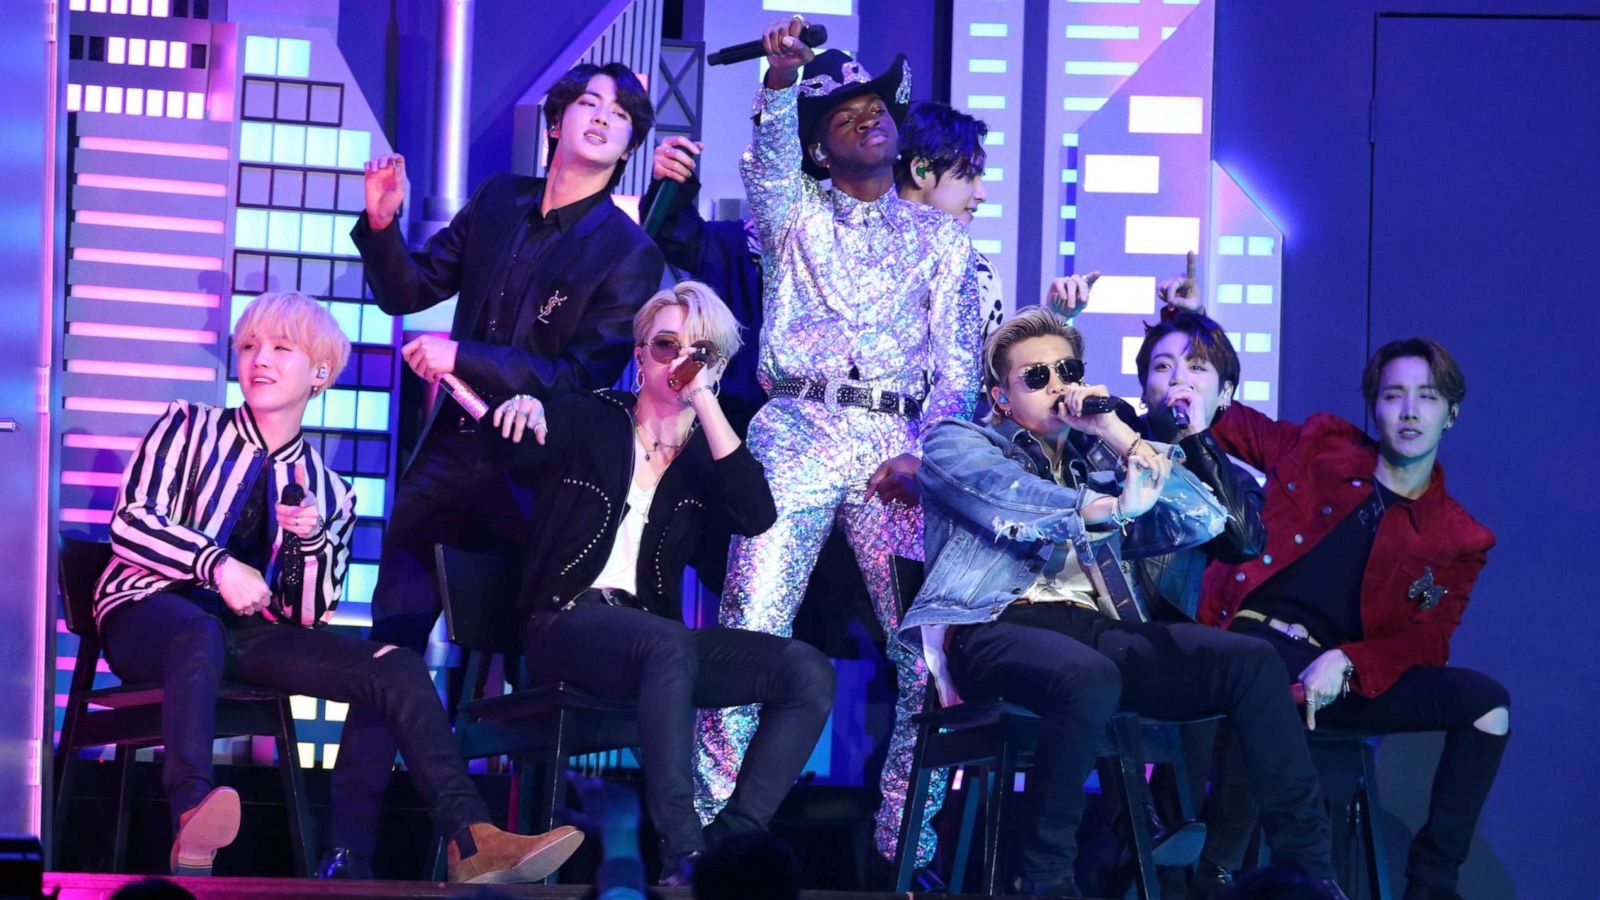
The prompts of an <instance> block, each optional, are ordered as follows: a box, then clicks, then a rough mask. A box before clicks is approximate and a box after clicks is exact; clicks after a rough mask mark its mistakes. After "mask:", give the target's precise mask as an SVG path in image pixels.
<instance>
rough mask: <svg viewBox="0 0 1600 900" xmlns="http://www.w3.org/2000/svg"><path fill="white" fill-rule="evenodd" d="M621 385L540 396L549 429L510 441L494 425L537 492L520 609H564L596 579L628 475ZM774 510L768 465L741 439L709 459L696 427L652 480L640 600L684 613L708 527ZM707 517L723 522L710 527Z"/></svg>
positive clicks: (754, 529) (629, 416) (743, 522)
mask: <svg viewBox="0 0 1600 900" xmlns="http://www.w3.org/2000/svg"><path fill="white" fill-rule="evenodd" d="M635 401H636V398H635V397H634V395H632V394H628V393H624V392H622V391H610V390H603V391H594V392H591V393H582V394H557V395H554V396H551V397H548V398H546V400H545V418H546V421H547V422H548V423H549V437H548V439H547V441H546V443H545V444H543V445H540V444H538V443H536V442H535V441H534V440H533V439H532V437H531V435H530V436H525V437H524V438H523V440H522V442H521V443H519V444H512V443H511V442H510V441H507V440H505V439H503V438H501V437H499V436H498V435H493V436H490V437H489V439H490V440H494V441H499V442H500V445H499V446H500V447H501V448H502V449H503V451H504V453H505V454H506V458H507V460H508V462H509V464H510V469H511V475H512V477H513V478H514V479H516V480H517V481H519V482H523V483H527V484H531V485H532V486H533V488H534V496H536V497H538V498H539V505H538V510H537V512H536V514H535V516H534V522H533V526H532V529H531V531H530V533H529V536H528V544H527V552H526V553H525V554H524V557H523V568H522V590H521V597H520V599H519V601H518V614H519V616H522V617H526V616H528V615H531V614H532V613H533V612H534V611H536V610H540V609H561V608H564V607H567V606H568V605H569V604H570V602H571V601H572V599H573V598H574V597H576V596H577V595H578V594H580V593H582V592H583V591H585V590H587V589H588V588H589V587H591V586H592V585H593V584H594V580H595V578H596V577H598V576H599V574H600V571H601V569H602V568H604V567H605V562H606V556H607V555H608V554H609V553H610V552H611V545H612V544H613V543H614V542H615V541H616V537H617V530H618V528H620V527H621V524H622V516H623V512H624V510H625V508H626V503H627V499H628V482H629V480H630V479H632V477H633V454H634V449H633V448H634V441H633V407H634V403H635ZM777 517H778V513H777V509H776V507H775V506H774V505H773V502H772V492H771V490H770V489H769V488H768V486H767V475H766V469H765V468H763V467H762V465H761V463H759V462H757V461H756V458H755V457H754V456H751V455H750V451H749V450H748V449H746V447H745V445H744V444H740V445H739V448H738V449H737V450H735V451H733V452H732V453H730V454H728V455H727V456H725V457H723V458H722V459H712V457H711V447H710V445H709V444H708V443H707V442H706V436H705V433H704V432H702V431H699V430H696V431H695V432H694V434H693V436H691V437H690V439H689V442H688V443H687V444H686V445H684V448H683V451H682V452H681V453H679V455H678V458H677V459H675V460H673V461H672V464H671V465H670V466H668V467H667V470H666V472H665V473H664V474H663V475H662V476H661V482H660V483H659V484H658V485H657V486H656V492H655V497H654V499H653V500H652V501H651V503H650V512H649V518H648V523H647V524H646V525H645V529H644V534H643V536H642V538H641V540H640V543H639V561H638V566H637V568H636V570H635V574H636V577H637V596H638V598H639V601H640V603H641V605H642V606H643V607H644V608H645V609H647V610H649V611H651V612H654V613H657V614H659V615H663V616H666V617H668V618H671V619H675V620H676V619H679V618H680V617H681V616H682V604H683V570H684V567H685V566H686V565H687V564H688V563H689V561H690V559H691V558H692V557H693V556H694V554H695V553H696V551H698V550H699V549H700V545H701V543H702V542H703V541H704V540H705V539H706V538H707V536H708V535H713V534H716V533H720V534H722V535H724V536H725V535H726V534H727V533H728V532H730V531H731V532H733V533H735V534H744V535H755V534H760V533H761V532H763V531H766V530H767V529H768V528H770V527H772V523H773V522H775V521H776V520H777ZM712 526H720V527H717V528H713V527H712Z"/></svg>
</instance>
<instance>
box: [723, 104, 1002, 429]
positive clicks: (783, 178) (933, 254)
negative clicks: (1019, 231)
mask: <svg viewBox="0 0 1600 900" xmlns="http://www.w3.org/2000/svg"><path fill="white" fill-rule="evenodd" d="M796 99H797V94H796V88H794V87H789V88H785V89H782V90H765V89H763V90H762V91H761V92H760V93H759V94H758V95H757V97H756V104H755V123H756V124H755V138H754V140H753V141H752V143H751V146H750V148H749V149H748V150H746V151H745V154H744V157H743V160H742V162H741V165H740V172H741V174H742V175H743V176H744V184H745V191H746V192H747V194H748V195H749V200H750V208H751V211H752V213H753V216H754V219H755V222H756V227H757V229H758V230H759V232H760V235H761V242H762V246H763V248H764V251H763V257H762V268H763V270H764V275H765V289H764V293H765V296H764V298H763V306H764V308H765V321H764V323H763V325H762V329H761V360H760V371H759V376H758V377H759V378H760V380H761V382H762V387H764V388H767V389H769V390H770V388H771V385H772V383H773V382H774V381H776V380H778V379H784V378H812V379H817V380H824V379H825V380H828V381H830V382H841V381H845V380H847V379H849V377H850V370H851V368H852V367H854V368H856V369H857V371H858V372H859V374H860V376H861V378H860V380H861V381H862V382H864V383H868V384H870V385H871V386H873V387H878V388H881V389H883V390H886V391H898V392H901V393H907V394H910V395H911V396H913V397H917V398H919V399H921V400H922V421H921V422H920V423H919V428H918V432H919V433H920V432H921V431H924V430H926V427H927V426H931V425H932V423H933V422H934V421H935V420H937V419H939V418H942V417H945V416H953V417H956V418H968V417H970V416H971V415H972V411H973V406H974V403H975V402H976V398H977V393H978V389H979V373H978V353H979V346H978V340H979V329H980V322H981V321H982V318H981V315H980V313H979V310H978V281H977V274H976V271H975V268H974V255H973V250H972V241H971V239H970V238H969V237H968V236H967V231H966V229H965V228H964V227H962V225H961V223H960V222H958V221H957V220H956V219H954V218H952V217H950V216H948V215H946V214H945V213H943V212H941V211H939V210H937V209H934V208H933V207H931V206H927V205H924V204H920V203H913V202H911V201H908V200H901V199H900V198H899V197H898V196H897V195H896V194H895V192H894V190H893V189H892V188H891V189H890V190H889V192H888V193H886V194H884V195H883V196H882V197H880V198H878V199H877V200H873V201H871V202H866V201H861V200H857V199H855V198H853V197H850V196H849V195H847V194H845V193H844V192H842V191H837V190H834V189H832V188H831V187H826V188H825V187H823V186H822V185H821V184H819V183H818V182H817V181H816V180H815V179H813V178H811V177H810V176H809V175H806V174H804V173H803V172H802V171H801V169H800V153H801V147H800V138H799V129H798V112H797V109H796Z"/></svg>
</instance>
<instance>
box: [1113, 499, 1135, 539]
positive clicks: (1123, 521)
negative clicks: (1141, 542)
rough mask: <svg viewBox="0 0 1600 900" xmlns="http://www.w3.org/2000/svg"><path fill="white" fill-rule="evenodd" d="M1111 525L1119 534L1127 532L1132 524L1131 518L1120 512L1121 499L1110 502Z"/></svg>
mask: <svg viewBox="0 0 1600 900" xmlns="http://www.w3.org/2000/svg"><path fill="white" fill-rule="evenodd" d="M1111 524H1113V525H1115V526H1117V530H1118V531H1121V532H1127V530H1128V526H1129V525H1132V524H1133V517H1132V516H1129V515H1127V514H1126V513H1124V512H1123V511H1122V498H1121V497H1117V498H1116V499H1114V500H1112V501H1111Z"/></svg>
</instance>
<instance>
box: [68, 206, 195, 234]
mask: <svg viewBox="0 0 1600 900" xmlns="http://www.w3.org/2000/svg"><path fill="white" fill-rule="evenodd" d="M76 220H77V221H79V222H82V223H83V224H85V225H114V226H116V227H119V228H148V229H151V230H153V231H186V232H190V233H192V234H221V233H222V222H221V221H219V220H217V219H186V218H183V217H181V216H146V215H140V214H139V213H115V212H101V211H100V210H97V209H80V210H78V212H77V213H76Z"/></svg>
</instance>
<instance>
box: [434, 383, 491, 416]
mask: <svg viewBox="0 0 1600 900" xmlns="http://www.w3.org/2000/svg"><path fill="white" fill-rule="evenodd" d="M439 386H440V387H442V388H444V392H445V393H446V394H449V395H450V397H451V398H452V399H454V400H455V401H456V402H457V403H459V404H461V408H462V409H464V410H466V411H467V415H469V416H471V417H472V418H473V419H475V420H481V419H482V418H483V417H484V416H485V415H487V414H488V412H489V404H487V403H485V402H484V401H483V398H482V397H480V396H478V392H477V391H475V390H473V389H472V388H470V387H468V386H467V383H466V382H465V381H462V380H461V379H459V378H457V377H456V376H454V375H440V376H439Z"/></svg>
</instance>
